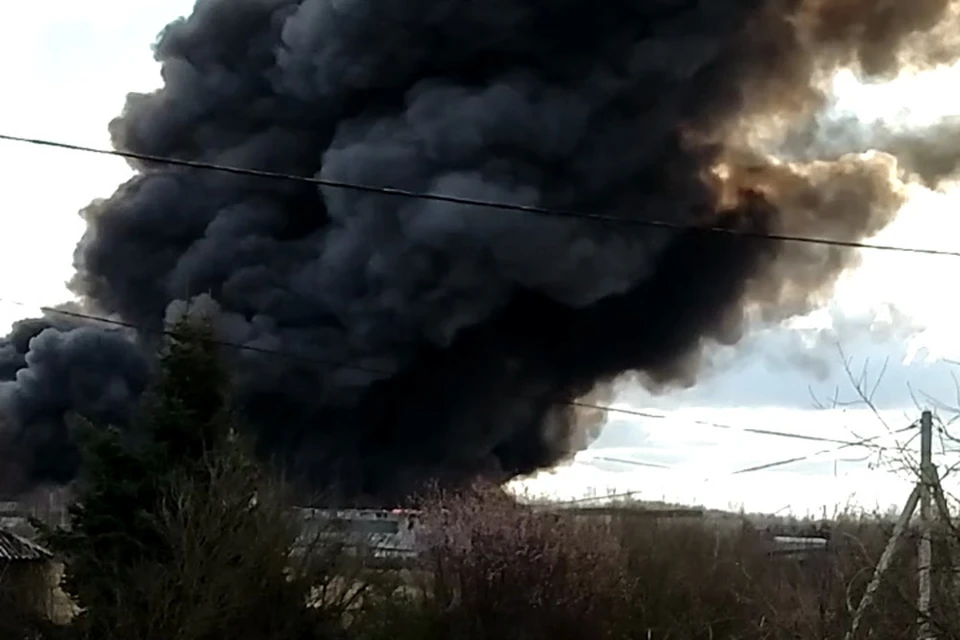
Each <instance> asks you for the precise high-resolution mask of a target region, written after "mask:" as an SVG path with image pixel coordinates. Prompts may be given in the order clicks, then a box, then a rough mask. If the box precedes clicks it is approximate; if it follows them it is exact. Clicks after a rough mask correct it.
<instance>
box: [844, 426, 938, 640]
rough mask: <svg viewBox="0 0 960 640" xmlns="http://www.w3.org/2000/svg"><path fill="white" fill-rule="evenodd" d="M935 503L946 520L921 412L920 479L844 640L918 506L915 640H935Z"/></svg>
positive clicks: (929, 432) (873, 592)
mask: <svg viewBox="0 0 960 640" xmlns="http://www.w3.org/2000/svg"><path fill="white" fill-rule="evenodd" d="M934 500H936V501H937V505H938V507H939V510H940V511H941V512H942V513H941V517H943V518H946V519H949V512H948V511H947V504H946V500H945V498H944V497H943V492H942V490H941V488H940V479H939V476H938V474H937V468H936V467H935V466H934V464H933V414H932V413H931V412H930V411H924V412H923V414H922V415H921V418H920V478H919V479H918V482H917V484H916V485H915V486H914V487H913V491H911V492H910V497H909V498H907V503H906V504H905V505H904V507H903V511H902V512H901V513H900V518H899V519H898V520H897V524H896V526H895V527H894V529H893V535H891V536H890V540H889V541H888V542H887V546H886V548H885V549H884V550H883V555H881V556H880V561H879V562H878V563H877V568H876V569H875V570H874V572H873V578H872V579H871V580H870V584H868V585H867V590H866V591H865V592H864V594H863V598H861V600H860V605H859V606H858V607H857V610H856V612H855V613H854V615H853V622H852V623H851V625H850V629H849V630H848V631H847V634H846V636H845V640H852V639H853V638H854V637H855V636H856V633H857V630H858V629H859V628H860V624H861V622H862V621H863V615H864V613H865V612H866V610H867V609H868V608H870V606H871V605H872V604H873V599H874V597H875V596H876V592H877V589H878V588H879V587H880V581H881V580H882V579H883V575H884V574H885V573H886V571H887V569H888V568H889V566H890V562H891V561H892V560H893V556H894V554H895V553H896V550H897V547H898V546H899V544H900V540H901V538H903V534H904V532H905V531H906V530H907V528H908V527H909V526H910V519H911V517H912V516H913V512H914V511H915V510H916V508H917V504H919V505H920V520H921V521H920V531H921V536H920V541H919V543H918V547H917V572H918V576H917V577H918V579H919V589H918V593H917V610H918V613H919V621H918V622H919V630H918V632H917V640H935V636H934V634H933V625H932V624H931V619H930V615H931V613H932V606H931V604H932V595H933V576H932V573H931V569H932V566H933V545H932V539H931V536H932V526H933V517H932V513H931V510H932V503H933V501H934Z"/></svg>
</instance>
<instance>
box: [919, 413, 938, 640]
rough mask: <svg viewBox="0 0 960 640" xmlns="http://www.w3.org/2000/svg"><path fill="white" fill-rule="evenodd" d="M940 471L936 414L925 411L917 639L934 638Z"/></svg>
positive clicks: (922, 417) (922, 427) (921, 465)
mask: <svg viewBox="0 0 960 640" xmlns="http://www.w3.org/2000/svg"><path fill="white" fill-rule="evenodd" d="M937 480H938V478H937V471H936V468H935V467H934V466H933V414H932V413H930V411H924V412H923V414H922V416H921V417H920V485H919V487H920V541H919V543H918V546H917V583H918V586H919V589H918V592H917V611H918V612H919V615H920V620H919V631H918V632H917V640H932V638H933V637H934V636H933V627H932V625H931V624H930V615H931V613H932V607H931V599H932V595H933V574H932V569H933V542H932V540H931V536H932V527H933V522H932V520H933V518H932V517H931V515H932V514H931V508H932V506H933V505H932V503H933V494H934V491H935V490H936V489H935V487H936V485H937Z"/></svg>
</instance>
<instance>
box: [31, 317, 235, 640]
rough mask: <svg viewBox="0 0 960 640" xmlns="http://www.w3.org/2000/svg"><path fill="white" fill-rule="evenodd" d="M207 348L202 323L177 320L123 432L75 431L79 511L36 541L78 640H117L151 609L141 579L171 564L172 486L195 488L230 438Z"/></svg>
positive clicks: (219, 373) (208, 331) (84, 426)
mask: <svg viewBox="0 0 960 640" xmlns="http://www.w3.org/2000/svg"><path fill="white" fill-rule="evenodd" d="M212 338H213V330H212V327H211V325H210V324H209V323H205V322H199V323H198V322H196V321H188V320H187V319H184V320H182V321H180V322H179V323H178V324H177V325H176V326H175V327H174V328H173V330H172V331H171V335H170V340H169V344H168V346H167V348H166V350H165V351H164V353H163V354H162V355H161V357H160V360H159V370H158V374H157V378H156V380H155V382H154V384H153V385H152V387H151V388H150V389H149V390H148V392H147V393H146V394H145V396H144V399H143V401H142V404H141V410H140V411H139V413H138V415H137V417H136V418H135V420H134V421H133V423H132V425H131V427H130V428H128V429H124V430H120V429H116V428H113V427H110V426H105V425H94V424H90V423H88V422H84V421H81V424H80V427H79V432H80V441H81V452H82V456H83V475H82V477H81V482H80V484H79V487H78V488H79V491H78V495H77V502H76V503H75V504H74V505H73V506H72V507H71V508H70V510H69V526H68V527H67V528H64V529H57V530H52V531H51V530H47V531H45V532H44V537H45V538H46V543H47V545H48V546H49V547H50V548H51V549H52V550H53V551H54V552H56V553H57V554H58V555H60V557H62V558H63V560H64V568H65V573H64V588H65V591H66V592H67V593H68V594H69V595H70V596H71V597H72V598H74V600H75V601H76V603H77V604H78V605H79V606H80V607H81V609H82V613H81V614H80V615H79V616H78V618H77V620H76V621H75V624H74V625H73V627H74V629H75V630H76V631H79V632H80V635H81V636H82V637H89V638H100V637H103V638H107V637H118V636H117V634H118V633H120V634H121V635H120V637H123V635H122V633H123V631H124V629H123V627H124V626H126V625H129V624H130V623H131V620H136V619H137V616H136V612H137V611H138V610H140V609H143V610H146V609H148V608H149V606H150V602H148V601H147V598H149V597H150V594H147V593H143V592H142V589H141V588H140V586H141V585H142V582H143V581H142V580H141V579H140V575H141V574H142V573H143V572H144V571H149V570H150V567H151V566H153V567H156V566H159V565H163V564H164V563H169V562H170V561H171V560H172V558H171V553H172V549H171V547H170V541H169V540H168V539H167V538H166V536H165V534H164V531H163V527H162V523H161V521H160V519H161V515H160V510H161V509H162V504H163V500H164V499H165V496H166V495H167V493H168V489H169V487H170V484H171V482H173V481H174V479H175V478H176V479H182V478H183V477H185V476H188V477H196V478H198V479H202V478H203V477H204V473H203V470H204V469H205V468H206V466H207V465H208V456H209V454H210V452H211V451H212V450H213V448H214V447H216V446H217V444H218V442H222V441H224V440H225V439H226V438H227V437H228V435H229V418H228V415H229V412H228V411H227V406H226V397H225V380H226V376H225V374H224V372H223V370H222V369H221V367H220V364H219V361H218V357H217V352H216V344H215V343H214V341H213V339H212ZM129 631H130V632H131V633H135V632H136V630H135V629H129ZM130 637H131V638H132V637H135V636H133V635H131V636H130Z"/></svg>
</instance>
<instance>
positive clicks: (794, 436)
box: [0, 298, 859, 447]
mask: <svg viewBox="0 0 960 640" xmlns="http://www.w3.org/2000/svg"><path fill="white" fill-rule="evenodd" d="M0 303H5V304H9V305H13V306H17V307H22V308H25V309H30V308H38V307H36V306H35V305H30V304H27V303H26V302H21V301H18V300H11V299H9V298H0ZM39 310H40V311H41V312H43V313H47V314H51V315H60V316H64V317H67V318H73V319H76V320H83V321H86V322H96V323H101V324H105V325H110V326H115V327H119V328H123V329H130V330H133V331H137V332H139V333H144V334H151V333H153V334H156V335H163V336H170V335H172V332H171V331H170V330H169V329H152V328H148V327H141V326H138V325H136V324H133V323H130V322H124V321H122V320H117V319H115V318H107V317H104V316H97V315H93V314H88V313H81V312H79V311H71V310H69V309H58V308H56V307H43V306H41V307H39ZM210 344H214V345H216V346H219V347H224V348H227V349H235V350H238V351H248V352H253V353H257V354H260V355H265V356H269V357H276V358H286V359H290V360H295V361H298V362H303V363H307V364H314V365H320V366H323V367H338V368H343V369H348V370H352V371H357V372H363V373H370V374H374V375H392V372H389V371H386V370H384V369H377V368H374V367H367V366H363V365H359V364H355V363H351V362H346V361H334V360H326V359H324V358H316V357H313V356H306V355H303V354H298V353H291V352H289V351H279V350H276V349H265V348H263V347H256V346H253V345H248V344H240V343H237V342H230V341H225V340H215V339H214V340H210ZM516 397H521V398H522V397H525V396H523V395H522V394H516ZM553 404H554V405H557V406H570V407H578V408H582V409H591V410H594V411H604V412H606V413H612V414H618V415H624V416H631V417H637V418H647V419H651V420H677V421H683V422H686V423H688V424H694V425H699V426H704V427H709V428H713V429H720V430H725V431H735V432H740V433H747V434H753V435H760V436H769V437H776V438H786V439H790V440H803V441H806V442H824V443H828V444H838V445H842V446H844V447H853V446H859V443H857V442H851V441H848V440H839V439H835V438H825V437H821V436H812V435H807V434H803V433H791V432H789V431H776V430H773V429H757V428H752V427H736V426H733V425H728V424H720V423H716V422H708V421H705V420H686V419H682V418H677V417H676V416H671V415H669V414H662V413H652V412H649V411H642V410H639V409H627V408H623V407H614V406H610V405H602V404H594V403H590V402H581V401H578V400H555V401H553Z"/></svg>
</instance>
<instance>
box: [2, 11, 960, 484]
mask: <svg viewBox="0 0 960 640" xmlns="http://www.w3.org/2000/svg"><path fill="white" fill-rule="evenodd" d="M958 6H960V3H958V2H951V1H949V0H918V1H917V2H913V3H885V2H876V0H873V1H870V0H712V1H711V2H698V1H696V0H659V1H654V2H645V3H638V2H635V1H633V0H631V1H629V2H628V1H626V0H610V1H609V2H607V3H602V4H600V5H598V4H597V3H591V2H586V1H584V0H558V1H557V2H554V3H551V4H549V5H548V6H547V5H544V6H533V5H529V4H528V3H523V2H519V0H485V1H484V2H478V1H473V0H445V1H443V0H433V1H431V2H428V1H426V0H412V1H411V0H406V1H404V2H390V3H387V4H384V3H376V4H375V3H371V2H369V1H367V0H355V1H354V2H350V3H339V2H333V1H332V0H230V1H227V0H200V1H199V2H198V3H197V5H196V7H195V9H194V12H193V13H192V14H191V15H190V16H189V17H187V18H184V19H180V20H177V21H175V22H173V23H171V24H170V25H169V26H168V27H167V28H166V29H165V30H164V31H163V33H162V35H161V37H160V38H159V40H158V42H157V44H156V46H155V56H156V58H157V60H158V61H159V62H160V63H161V65H162V75H163V80H164V83H163V86H162V87H161V88H160V89H158V90H157V91H155V92H152V93H149V94H131V95H130V96H129V98H128V101H127V104H126V107H125V108H124V110H123V113H122V114H121V115H120V116H119V117H118V118H116V119H115V120H114V121H112V122H111V123H110V133H111V136H112V139H113V144H114V146H115V147H116V148H118V149H123V150H129V151H134V152H138V153H143V154H151V155H155V156H166V157H172V158H180V159H187V160H198V161H205V162H215V163H220V164H225V165H232V166H241V167H247V168H252V169H259V170H266V171H272V172H284V173H290V174H293V175H298V176H318V177H321V178H326V179H330V180H338V181H346V182H355V183H361V184H364V185H371V186H383V187H394V188H400V189H406V190H410V191H415V192H424V193H435V194H445V195H454V196H462V197H468V198H475V199H484V200H492V201H498V202H508V203H513V204H526V205H538V206H543V207H548V208H556V209H564V210H579V211H585V212H591V213H601V214H604V215H608V216H617V217H620V218H623V219H625V220H627V221H644V220H646V221H651V220H661V221H667V222H670V223H672V224H676V225H686V226H692V227H695V226H697V225H709V226H724V227H730V228H737V229H741V230H744V231H750V232H755V233H775V234H793V235H803V236H812V237H820V238H830V239H834V240H844V241H856V240H860V239H863V238H868V237H870V236H872V235H874V234H876V233H877V232H878V231H880V230H881V229H883V228H884V227H885V226H886V225H887V224H888V223H889V222H890V221H891V220H892V219H893V218H894V217H895V215H896V213H897V211H898V209H899V208H900V205H901V204H902V202H903V200H904V189H903V180H908V179H912V178H911V175H912V174H914V173H919V174H920V175H922V177H923V179H924V180H925V181H926V182H927V184H935V183H936V182H937V181H938V180H940V179H942V178H944V177H946V176H947V175H948V174H949V173H951V172H953V171H954V170H955V169H956V167H957V162H956V159H957V155H956V151H955V150H954V149H952V148H950V147H948V146H940V147H938V146H936V144H934V145H933V146H932V147H929V148H928V147H927V146H923V147H922V148H921V150H920V151H909V150H907V148H906V147H905V146H904V145H902V144H892V143H890V144H879V145H871V144H866V143H865V144H854V145H840V147H836V148H834V147H830V148H827V149H824V148H823V147H824V145H823V144H821V138H822V136H821V137H817V136H816V135H814V134H812V133H811V134H810V135H808V136H807V137H806V138H804V137H803V136H801V135H800V134H798V133H796V132H798V131H802V130H803V127H804V126H807V125H805V123H809V122H811V119H812V118H814V117H815V115H816V114H817V113H818V112H819V111H820V110H821V109H822V108H823V106H824V105H825V103H826V94H825V78H828V77H829V76H830V74H831V73H832V72H833V71H835V70H836V69H839V68H851V67H852V68H854V69H857V70H859V72H861V73H862V74H864V75H865V76H871V77H879V78H883V77H889V76H890V75H892V74H895V73H896V72H897V71H898V70H900V69H901V68H910V69H917V68H922V67H925V66H935V65H937V64H941V63H943V62H945V61H949V60H953V59H955V58H956V57H957V55H958V54H960V50H958V49H960V45H958V44H957V43H955V42H953V40H954V38H953V36H952V32H951V31H950V29H946V28H944V27H943V25H945V24H952V23H953V22H955V21H956V16H957V7H958ZM938 25H939V26H938ZM770 127H773V128H776V129H780V130H783V131H787V132H793V133H792V134H791V135H792V136H793V137H792V138H789V140H790V144H789V145H788V147H789V149H788V151H789V152H790V153H789V155H788V156H785V158H780V159H778V158H773V157H770V156H768V155H766V154H764V153H763V152H761V151H760V150H758V149H757V148H754V147H753V146H751V144H749V141H750V140H751V139H752V136H753V133H754V132H755V131H758V130H762V129H764V128H770ZM917 135H918V136H920V137H919V138H918V139H923V140H924V141H932V142H933V143H936V141H937V140H938V138H936V137H931V136H926V135H925V134H917ZM803 140H806V142H803ZM915 146H916V145H915ZM921 146H922V145H921ZM848 147H849V148H848ZM911 148H913V147H911ZM870 149H876V151H873V152H871V153H861V152H864V151H868V150H870ZM930 149H934V150H935V153H933V152H932V151H931V150H930ZM934 156H935V157H936V158H937V159H938V160H937V162H936V163H933V164H931V163H930V162H926V160H925V159H926V158H930V157H934ZM130 164H131V166H132V167H133V168H134V170H135V171H136V175H135V176H134V177H133V178H131V179H130V180H129V181H128V182H126V183H125V184H123V185H121V186H120V187H119V188H118V189H117V191H116V192H115V193H114V194H112V195H109V196H108V197H106V198H105V199H103V200H98V201H95V202H93V203H91V204H90V205H89V206H88V207H87V208H85V209H84V211H83V212H82V215H83V217H84V219H85V220H86V222H87V230H86V232H85V234H84V235H83V237H82V239H81V240H80V242H79V244H78V246H77V249H76V253H75V260H74V262H75V267H76V275H75V276H74V278H73V280H72V281H71V285H70V286H71V290H72V291H73V292H74V293H75V294H76V295H77V296H78V297H79V299H80V302H79V303H78V306H77V308H78V309H80V310H82V311H84V312H86V313H91V314H96V315H106V316H109V317H111V318H116V319H119V320H122V321H123V322H126V323H130V324H132V325H135V326H137V327H141V328H142V332H141V335H139V336H138V335H133V334H132V333H131V332H129V331H123V330H118V329H107V328H104V327H103V326H101V325H98V324H96V323H85V322H83V321H80V320H77V319H69V318H63V317H57V316H56V315H52V314H51V315H49V316H48V317H45V318H41V319H31V320H26V321H23V322H22V323H19V324H18V325H17V326H16V327H15V328H14V330H13V332H12V334H11V335H10V336H8V337H7V338H0V451H2V453H0V456H2V463H3V465H4V466H5V469H4V471H3V472H0V491H3V490H6V491H8V492H17V491H21V490H24V489H27V488H29V487H31V486H34V485H36V484H38V483H55V484H57V483H66V482H69V481H70V480H71V479H72V478H73V477H74V476H75V475H76V473H77V472H78V465H79V459H78V456H77V452H76V448H75V446H74V443H73V439H72V436H71V432H70V428H69V426H68V421H67V420H66V419H65V416H66V415H67V414H68V413H70V412H77V413H80V414H82V415H86V416H88V417H91V418H93V419H95V420H99V421H112V422H119V423H122V422H123V421H124V419H125V418H126V417H127V416H129V415H130V411H131V409H132V407H133V406H135V403H136V399H137V397H138V396H139V395H140V393H141V392H142V391H143V389H144V387H145V385H146V384H147V381H148V379H149V372H150V368H151V359H150V357H149V356H148V355H147V354H150V353H151V352H152V350H153V348H154V347H155V340H154V339H153V338H151V336H154V335H155V332H156V331H158V330H160V329H162V328H163V326H164V323H165V322H166V321H167V320H168V319H169V316H170V314H171V313H172V310H175V309H180V308H182V307H183V306H184V305H185V304H186V303H187V302H188V301H191V300H194V299H196V298H197V297H198V296H201V297H203V298H205V299H207V300H208V302H210V303H211V304H213V306H214V307H215V308H216V309H217V313H218V329H219V331H220V332H221V337H222V338H223V339H224V340H227V341H230V342H236V343H239V344H242V345H248V346H251V347H254V348H256V349H258V350H275V351H281V352H287V353H293V354H297V356H298V358H284V357H276V356H269V355H267V354H264V353H262V352H259V351H234V352H230V353H228V354H225V355H226V356H227V357H229V358H230V365H231V370H232V371H234V373H235V375H234V378H235V380H234V382H235V391H236V394H237V397H238V401H239V402H240V404H241V406H242V408H243V409H244V416H245V417H246V418H247V419H248V421H249V423H250V426H251V428H252V429H253V430H254V431H255V432H256V433H257V435H258V436H259V442H260V445H261V447H262V448H263V451H264V452H265V453H266V454H272V455H279V456H280V457H281V458H282V459H284V460H285V461H286V462H287V463H288V464H289V465H290V467H291V468H292V469H294V470H295V472H296V473H297V474H298V476H299V477H302V478H303V480H304V482H305V483H306V484H307V485H308V486H310V487H312V488H314V489H318V490H321V489H322V490H329V489H335V490H336V492H338V493H339V494H340V495H341V496H342V497H343V498H344V499H368V500H373V501H393V500H398V499H401V498H402V497H403V496H404V494H405V493H406V492H408V491H409V490H411V489H412V488H415V487H417V486H418V485H419V484H420V483H422V482H424V481H428V480H437V479H439V480H441V481H444V482H450V483H458V482H462V481H464V480H468V479H470V478H472V477H476V476H478V475H485V476H488V477H496V478H499V479H504V480H505V479H509V478H512V477H515V476H518V475H525V474H528V473H531V472H533V471H536V470H538V469H541V468H545V467H550V466H551V465H554V464H555V463H557V462H558V461H560V460H562V459H564V458H565V457H566V456H568V455H569V454H570V453H572V452H573V451H575V450H576V449H578V448H581V447H583V446H585V445H586V444H587V443H588V442H589V441H590V439H591V438H593V437H594V436H595V435H596V433H597V431H598V429H599V428H600V427H601V426H602V423H603V419H604V416H603V415H602V413H601V412H596V411H593V412H588V411H585V410H578V409H577V408H576V407H574V406H571V405H570V404H565V403H570V402H571V401H574V400H576V399H578V398H583V397H589V398H591V399H592V400H593V401H597V400H601V401H602V400H603V399H604V398H606V397H608V396H609V394H610V393H611V384H612V383H613V381H614V380H615V379H616V378H617V377H618V376H620V375H621V374H623V373H625V372H635V374H636V375H638V376H639V377H640V379H642V380H644V381H645V382H646V384H647V385H648V386H649V387H650V388H652V389H662V388H669V387H671V386H684V385H690V384H693V383H694V382H695V380H696V377H697V374H698V372H699V370H700V366H701V363H702V362H703V355H704V353H705V350H708V349H709V348H710V347H711V346H712V345H719V344H722V345H732V344H736V343H737V341H738V340H739V339H740V338H741V335H742V334H743V332H744V330H745V329H746V327H747V326H748V324H750V321H752V319H757V318H759V319H760V320H761V321H762V322H764V323H777V322H780V321H782V320H784V319H787V318H790V317H792V316H796V315H799V314H804V313H806V312H808V311H809V310H811V309H813V308H816V307H817V306H819V305H821V304H823V303H824V302H825V301H826V300H828V299H829V296H830V292H831V287H832V285H833V283H834V281H835V280H836V278H837V276H838V275H839V274H840V273H842V272H843V271H844V270H845V269H847V268H850V267H851V266H854V265H855V263H856V253H855V252H854V251H852V250H850V249H846V248H843V247H838V246H825V245H812V244H796V243H786V242H780V241H763V240H759V239H745V238H734V237H730V236H727V235H723V234H706V233H703V232H699V231H696V230H695V229H694V230H687V231H684V230H680V229H665V228H650V227H642V226H639V225H635V224H613V223H600V222H597V221H593V220H586V219H574V218H564V217H558V216H547V215H534V214H524V213H516V212H508V211H502V210H497V209H491V208H484V207H478V206H467V205H454V204H449V203H441V202H435V201H429V200H424V199H411V198H398V197H396V196H391V195H383V194H377V193H371V192H360V191H348V190H343V189H335V188H330V187H317V186H313V185H309V184H305V183H302V182H293V181H289V182H281V181H277V180H263V179H257V178H251V177H243V176H238V175H230V174H224V173H216V172H212V171H198V170H195V169H189V168H178V167H173V166H170V165H159V164H156V163H151V162H139V161H131V163H130ZM309 360H312V362H309ZM321 363H343V364H341V365H336V364H330V365H323V364H321Z"/></svg>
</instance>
